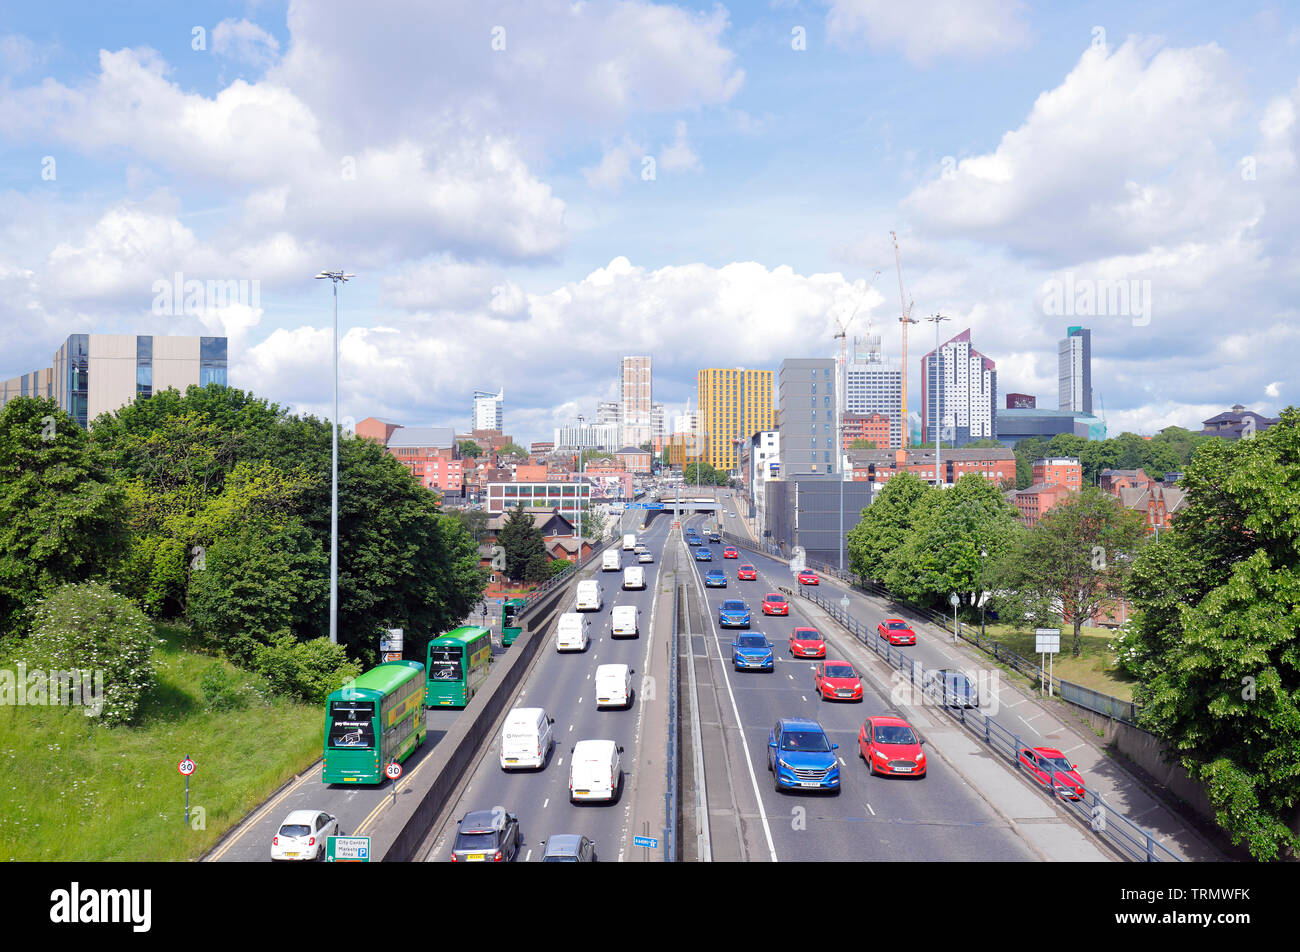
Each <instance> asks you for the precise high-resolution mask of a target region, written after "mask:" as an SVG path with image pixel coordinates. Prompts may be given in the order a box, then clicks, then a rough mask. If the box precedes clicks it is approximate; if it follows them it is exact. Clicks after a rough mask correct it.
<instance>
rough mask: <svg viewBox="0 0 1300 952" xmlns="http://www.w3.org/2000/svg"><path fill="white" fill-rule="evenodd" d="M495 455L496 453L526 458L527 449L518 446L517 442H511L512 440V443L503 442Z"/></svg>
mask: <svg viewBox="0 0 1300 952" xmlns="http://www.w3.org/2000/svg"><path fill="white" fill-rule="evenodd" d="M497 455H498V456H518V457H519V458H520V459H527V458H528V450H526V449H524V448H523V447H522V446H520V445H519V444H518V443H513V442H512V443H506V444H505V445H504V446H502V447H501V448H500V449H499V450H497Z"/></svg>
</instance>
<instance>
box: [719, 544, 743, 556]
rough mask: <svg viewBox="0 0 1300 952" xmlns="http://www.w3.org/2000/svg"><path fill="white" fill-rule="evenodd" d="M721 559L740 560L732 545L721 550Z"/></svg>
mask: <svg viewBox="0 0 1300 952" xmlns="http://www.w3.org/2000/svg"><path fill="white" fill-rule="evenodd" d="M722 557H723V558H724V559H738V558H740V553H739V552H737V551H736V547H735V546H734V545H729V546H727V547H726V548H725V549H723V550H722Z"/></svg>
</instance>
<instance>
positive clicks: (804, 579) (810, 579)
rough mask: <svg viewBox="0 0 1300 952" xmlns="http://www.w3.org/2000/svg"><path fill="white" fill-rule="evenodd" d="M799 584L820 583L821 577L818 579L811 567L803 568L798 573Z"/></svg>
mask: <svg viewBox="0 0 1300 952" xmlns="http://www.w3.org/2000/svg"><path fill="white" fill-rule="evenodd" d="M799 584H800V585H820V584H821V579H819V578H818V577H817V573H816V572H814V571H812V570H811V569H804V570H803V571H802V572H800V573H799Z"/></svg>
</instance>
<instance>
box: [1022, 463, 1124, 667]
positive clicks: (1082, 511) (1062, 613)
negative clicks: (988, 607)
mask: <svg viewBox="0 0 1300 952" xmlns="http://www.w3.org/2000/svg"><path fill="white" fill-rule="evenodd" d="M1145 537H1146V530H1145V524H1144V522H1143V520H1142V518H1141V516H1139V515H1138V514H1137V513H1135V512H1132V511H1131V510H1128V509H1125V508H1124V507H1123V506H1121V505H1120V504H1119V502H1118V501H1117V500H1116V499H1115V497H1113V496H1111V495H1109V494H1108V493H1105V492H1102V491H1101V490H1100V489H1098V488H1096V487H1095V486H1085V487H1084V488H1083V491H1082V492H1081V493H1079V494H1078V495H1076V496H1072V497H1070V498H1068V499H1065V500H1064V501H1062V502H1059V503H1057V504H1056V505H1055V506H1053V507H1052V508H1051V509H1049V510H1048V511H1047V512H1046V513H1045V514H1044V515H1043V516H1042V518H1041V519H1039V521H1038V524H1037V525H1036V526H1034V528H1033V529H1031V530H1029V531H1028V532H1026V533H1025V534H1024V535H1023V536H1021V542H1020V545H1019V546H1017V547H1015V548H1013V549H1011V550H1009V551H1008V554H1007V557H1006V558H1005V559H1003V560H1000V561H1001V565H1000V570H999V571H998V573H997V575H998V582H997V586H998V588H999V590H1003V591H1010V592H1014V593H1017V594H1016V599H1017V600H1018V601H1019V603H1020V605H1022V606H1027V607H1028V608H1029V609H1031V610H1032V611H1033V612H1034V613H1035V614H1038V617H1040V618H1041V617H1042V615H1041V614H1039V613H1041V612H1044V611H1046V610H1047V606H1051V611H1052V613H1053V614H1055V615H1056V616H1057V617H1059V618H1060V619H1061V627H1062V628H1069V629H1072V630H1073V632H1074V639H1073V642H1072V646H1071V652H1072V654H1073V655H1074V656H1075V657H1078V656H1079V654H1080V652H1081V651H1082V634H1081V630H1082V628H1083V626H1084V624H1085V623H1086V622H1087V621H1088V619H1090V618H1091V617H1092V616H1093V615H1094V614H1096V613H1097V612H1098V611H1100V610H1102V609H1104V608H1107V607H1109V606H1111V605H1113V604H1115V603H1116V602H1117V601H1118V599H1119V598H1120V596H1121V595H1122V594H1123V589H1124V582H1125V579H1126V577H1127V575H1128V572H1129V569H1130V567H1131V565H1132V562H1133V558H1134V556H1135V555H1136V554H1137V552H1138V550H1139V549H1140V548H1141V546H1142V543H1143V541H1144V539H1145ZM1014 607H1015V606H1014V604H1013V603H1011V602H1008V604H1007V605H1006V608H1007V610H1008V612H1010V613H1011V614H1015V611H1014ZM1002 609H1003V606H1002V604H1001V603H999V611H1002ZM1022 614H1024V613H1022Z"/></svg>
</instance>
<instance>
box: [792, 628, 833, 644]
mask: <svg viewBox="0 0 1300 952" xmlns="http://www.w3.org/2000/svg"><path fill="white" fill-rule="evenodd" d="M791 637H793V638H794V640H795V641H825V640H826V639H824V638H823V637H822V633H821V632H820V631H817V630H816V629H813V628H796V629H795V630H794V634H793V635H792V636H791Z"/></svg>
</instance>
